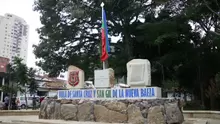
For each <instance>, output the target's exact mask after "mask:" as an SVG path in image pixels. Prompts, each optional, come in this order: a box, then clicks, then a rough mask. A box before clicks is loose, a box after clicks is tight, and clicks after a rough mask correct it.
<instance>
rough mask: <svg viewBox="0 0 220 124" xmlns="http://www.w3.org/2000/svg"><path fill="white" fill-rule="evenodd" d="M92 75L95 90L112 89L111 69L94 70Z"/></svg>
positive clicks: (112, 73) (112, 72)
mask: <svg viewBox="0 0 220 124" xmlns="http://www.w3.org/2000/svg"><path fill="white" fill-rule="evenodd" d="M94 75H95V76H94V78H95V80H94V82H95V87H96V88H109V87H114V82H115V76H114V70H113V69H112V68H108V69H103V70H95V71H94Z"/></svg>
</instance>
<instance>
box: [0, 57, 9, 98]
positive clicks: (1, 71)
mask: <svg viewBox="0 0 220 124" xmlns="http://www.w3.org/2000/svg"><path fill="white" fill-rule="evenodd" d="M8 64H9V59H8V58H4V57H0V87H2V86H3V85H5V73H6V71H7V70H6V69H7V65H8ZM3 94H4V93H3V92H2V89H1V88H0V100H1V101H3Z"/></svg>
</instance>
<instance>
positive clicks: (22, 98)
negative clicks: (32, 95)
mask: <svg viewBox="0 0 220 124" xmlns="http://www.w3.org/2000/svg"><path fill="white" fill-rule="evenodd" d="M12 58H13V57H12ZM20 100H25V98H24V97H20Z"/></svg>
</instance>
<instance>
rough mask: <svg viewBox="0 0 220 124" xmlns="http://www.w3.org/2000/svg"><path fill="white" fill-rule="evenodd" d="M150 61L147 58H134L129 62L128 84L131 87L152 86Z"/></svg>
mask: <svg viewBox="0 0 220 124" xmlns="http://www.w3.org/2000/svg"><path fill="white" fill-rule="evenodd" d="M150 68H151V67H150V62H149V61H148V60H147V59H133V60H131V61H129V62H128V63H127V84H128V85H130V86H131V87H144V86H151V69H150Z"/></svg>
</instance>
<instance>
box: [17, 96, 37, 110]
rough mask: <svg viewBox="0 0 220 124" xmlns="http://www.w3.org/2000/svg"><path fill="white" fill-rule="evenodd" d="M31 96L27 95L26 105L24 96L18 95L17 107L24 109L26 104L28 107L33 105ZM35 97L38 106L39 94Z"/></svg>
mask: <svg viewBox="0 0 220 124" xmlns="http://www.w3.org/2000/svg"><path fill="white" fill-rule="evenodd" d="M33 98H34V96H27V105H26V101H25V97H24V96H19V97H18V100H19V104H18V107H19V108H21V109H25V108H26V106H27V107H28V108H32V107H33ZM35 98H36V100H37V101H36V106H37V107H38V106H40V101H39V99H40V97H39V96H35Z"/></svg>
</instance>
